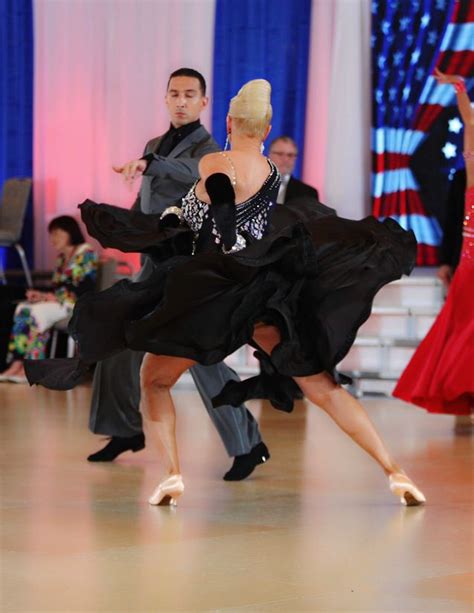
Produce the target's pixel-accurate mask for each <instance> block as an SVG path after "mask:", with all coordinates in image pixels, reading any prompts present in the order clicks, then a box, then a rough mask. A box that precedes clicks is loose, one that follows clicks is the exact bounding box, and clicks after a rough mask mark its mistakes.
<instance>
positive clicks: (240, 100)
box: [229, 79, 273, 139]
mask: <svg viewBox="0 0 474 613" xmlns="http://www.w3.org/2000/svg"><path fill="white" fill-rule="evenodd" d="M271 92H272V86H271V85H270V83H269V82H268V81H266V80H265V79H254V80H253V81H248V82H247V83H246V84H245V85H244V86H243V87H241V88H240V90H239V93H238V94H237V96H234V97H233V98H232V100H231V101H230V105H229V117H232V122H233V125H234V126H235V128H237V130H239V131H240V132H242V133H243V134H245V135H246V136H250V137H255V136H257V137H259V138H261V139H263V138H264V136H265V132H266V130H267V128H268V126H269V125H270V121H271V119H272V113H273V111H272V105H271V104H270V98H271Z"/></svg>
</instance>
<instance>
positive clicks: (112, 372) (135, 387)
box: [87, 350, 145, 462]
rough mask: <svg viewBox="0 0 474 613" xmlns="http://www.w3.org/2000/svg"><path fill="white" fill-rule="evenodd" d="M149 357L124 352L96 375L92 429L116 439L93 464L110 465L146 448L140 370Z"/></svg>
mask: <svg viewBox="0 0 474 613" xmlns="http://www.w3.org/2000/svg"><path fill="white" fill-rule="evenodd" d="M144 355H145V354H144V353H143V352H141V351H130V350H126V351H122V352H121V353H119V354H117V355H115V356H113V357H111V358H108V359H107V360H103V361H102V362H99V363H98V364H97V366H96V370H95V373H94V382H93V388H92V401H91V412H90V418H89V428H90V430H91V432H94V434H105V435H106V436H110V437H112V438H111V440H110V442H109V443H108V444H107V445H106V446H105V447H104V449H101V450H100V451H98V452H97V453H94V454H92V455H90V456H89V457H88V458H87V459H88V460H89V461H90V462H110V461H112V460H114V459H115V458H116V457H117V456H118V455H119V454H120V453H122V452H123V451H127V450H129V449H131V450H132V451H138V450H139V449H143V447H144V446H145V439H144V435H143V428H142V417H141V414H140V411H139V405H140V366H141V363H142V360H143V356H144Z"/></svg>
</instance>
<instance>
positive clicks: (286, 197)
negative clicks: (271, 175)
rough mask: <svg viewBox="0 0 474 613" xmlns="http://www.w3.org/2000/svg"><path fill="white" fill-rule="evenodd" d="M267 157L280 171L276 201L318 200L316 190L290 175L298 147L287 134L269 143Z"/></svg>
mask: <svg viewBox="0 0 474 613" xmlns="http://www.w3.org/2000/svg"><path fill="white" fill-rule="evenodd" d="M268 157H269V158H270V159H271V160H272V162H274V163H275V165H276V167H277V168H278V170H279V171H280V175H281V185H280V191H279V192H278V198H277V203H278V204H286V203H287V202H289V201H290V200H296V199H297V198H314V199H315V200H319V195H318V190H317V189H315V188H314V187H311V185H307V184H306V183H303V181H300V180H299V179H296V178H295V177H293V176H292V173H293V170H294V168H295V164H296V158H297V157H298V147H297V146H296V143H295V141H294V140H293V139H292V138H290V137H289V136H278V137H277V138H275V139H274V140H273V141H272V142H271V143H270V149H269V154H268Z"/></svg>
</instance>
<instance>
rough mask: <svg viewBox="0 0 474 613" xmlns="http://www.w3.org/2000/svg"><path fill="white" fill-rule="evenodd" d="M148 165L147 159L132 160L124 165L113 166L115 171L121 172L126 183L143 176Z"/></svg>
mask: <svg viewBox="0 0 474 613" xmlns="http://www.w3.org/2000/svg"><path fill="white" fill-rule="evenodd" d="M146 167H147V162H146V160H132V161H131V162H127V164H124V165H123V166H112V168H113V169H114V171H115V172H117V173H118V174H121V175H122V177H123V178H124V180H125V182H126V183H133V181H135V179H137V178H139V177H141V176H142V175H143V173H144V172H145V170H146Z"/></svg>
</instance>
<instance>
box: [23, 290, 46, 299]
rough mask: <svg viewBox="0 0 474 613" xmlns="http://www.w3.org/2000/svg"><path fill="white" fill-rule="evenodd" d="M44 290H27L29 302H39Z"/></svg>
mask: <svg viewBox="0 0 474 613" xmlns="http://www.w3.org/2000/svg"><path fill="white" fill-rule="evenodd" d="M42 293H43V292H40V291H39V290H37V289H29V290H27V291H26V299H27V300H28V302H39V301H40V300H41V295H42Z"/></svg>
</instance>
